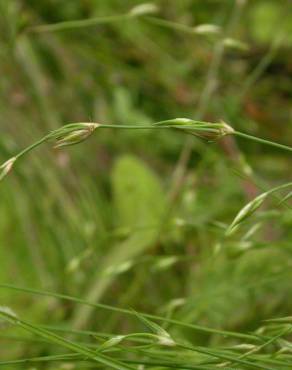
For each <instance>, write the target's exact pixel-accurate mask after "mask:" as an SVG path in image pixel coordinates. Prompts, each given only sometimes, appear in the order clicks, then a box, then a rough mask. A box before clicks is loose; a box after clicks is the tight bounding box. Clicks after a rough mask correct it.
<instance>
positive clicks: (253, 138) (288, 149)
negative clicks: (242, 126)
mask: <svg viewBox="0 0 292 370" xmlns="http://www.w3.org/2000/svg"><path fill="white" fill-rule="evenodd" d="M233 134H234V135H236V136H239V137H242V138H244V139H247V140H251V141H255V142H257V143H260V144H265V145H269V146H274V147H276V148H279V149H283V150H287V151H289V152H292V147H290V146H287V145H283V144H278V143H275V142H274V141H269V140H265V139H261V138H259V137H256V136H252V135H248V134H244V133H243V132H239V131H234V133H233Z"/></svg>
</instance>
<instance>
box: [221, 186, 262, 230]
mask: <svg viewBox="0 0 292 370" xmlns="http://www.w3.org/2000/svg"><path fill="white" fill-rule="evenodd" d="M268 195H269V193H268V192H265V193H262V194H260V195H259V196H257V197H256V198H254V199H253V200H252V201H251V202H249V203H248V204H247V205H245V206H244V207H243V208H242V209H241V210H240V211H239V212H238V214H237V215H236V217H235V219H234V220H233V221H232V223H231V225H230V226H229V227H228V229H227V231H226V235H230V234H232V232H233V231H234V230H235V229H236V228H237V226H238V225H239V224H240V223H241V222H243V221H244V220H245V219H247V218H248V217H250V216H251V215H252V214H253V213H254V212H255V211H256V210H257V209H258V208H259V207H260V206H261V205H262V204H263V202H264V201H265V199H266V198H267V196H268Z"/></svg>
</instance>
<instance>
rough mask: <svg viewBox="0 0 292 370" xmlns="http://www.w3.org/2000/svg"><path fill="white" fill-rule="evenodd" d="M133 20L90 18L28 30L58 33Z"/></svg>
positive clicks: (123, 16) (29, 29)
mask: <svg viewBox="0 0 292 370" xmlns="http://www.w3.org/2000/svg"><path fill="white" fill-rule="evenodd" d="M131 18H133V16H132V15H130V14H119V15H112V16H107V17H96V18H89V19H79V20H75V21H65V22H58V23H55V24H43V25H39V26H33V27H30V28H27V31H28V32H36V33H40V32H56V31H65V30H72V29H76V28H85V27H92V26H98V25H100V24H106V23H113V22H119V21H124V20H126V19H131Z"/></svg>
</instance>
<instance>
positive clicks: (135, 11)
mask: <svg viewBox="0 0 292 370" xmlns="http://www.w3.org/2000/svg"><path fill="white" fill-rule="evenodd" d="M158 10H159V9H158V6H157V5H156V4H154V3H144V4H139V5H137V6H134V8H132V9H131V10H130V12H129V14H130V15H132V16H135V17H138V16H141V15H148V14H153V13H157V12H158Z"/></svg>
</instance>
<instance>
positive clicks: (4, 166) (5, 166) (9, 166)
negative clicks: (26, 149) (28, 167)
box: [0, 157, 16, 181]
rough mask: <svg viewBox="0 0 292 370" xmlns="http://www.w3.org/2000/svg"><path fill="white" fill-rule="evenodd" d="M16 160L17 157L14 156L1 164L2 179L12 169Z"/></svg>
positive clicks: (0, 175) (0, 174)
mask: <svg viewBox="0 0 292 370" xmlns="http://www.w3.org/2000/svg"><path fill="white" fill-rule="evenodd" d="M15 161H16V157H12V158H10V159H8V161H6V162H5V163H3V164H2V166H0V181H1V180H2V179H4V177H5V176H6V175H7V174H8V173H9V172H10V171H11V170H12V167H13V165H14V162H15Z"/></svg>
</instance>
